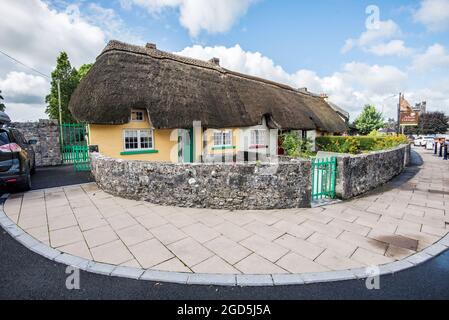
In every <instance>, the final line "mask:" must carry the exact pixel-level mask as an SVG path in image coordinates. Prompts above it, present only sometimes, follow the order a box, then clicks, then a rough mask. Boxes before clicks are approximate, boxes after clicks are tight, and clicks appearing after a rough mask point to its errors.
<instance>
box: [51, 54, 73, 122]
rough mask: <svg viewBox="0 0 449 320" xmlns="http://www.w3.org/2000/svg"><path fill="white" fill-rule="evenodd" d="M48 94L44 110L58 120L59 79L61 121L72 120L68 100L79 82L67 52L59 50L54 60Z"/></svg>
mask: <svg viewBox="0 0 449 320" xmlns="http://www.w3.org/2000/svg"><path fill="white" fill-rule="evenodd" d="M51 79H52V80H51V89H50V94H49V95H48V96H47V97H46V98H45V102H46V103H47V104H48V105H47V109H46V110H45V112H46V113H47V114H48V116H49V118H50V119H58V120H59V106H58V86H57V81H58V80H60V81H61V113H62V121H63V122H74V121H75V120H74V118H73V116H72V114H71V113H70V111H69V101H70V97H71V96H72V93H73V92H74V91H75V89H76V87H77V85H78V83H79V75H78V71H77V70H76V69H75V68H72V65H71V64H70V61H69V57H68V55H67V53H65V52H61V53H60V54H59V56H58V58H57V60H56V68H55V70H54V71H53V72H52V73H51Z"/></svg>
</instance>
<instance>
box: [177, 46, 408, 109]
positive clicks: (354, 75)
mask: <svg viewBox="0 0 449 320" xmlns="http://www.w3.org/2000/svg"><path fill="white" fill-rule="evenodd" d="M178 54H181V55H186V56H189V57H192V58H197V59H202V60H208V59H210V58H213V57H218V58H220V64H221V66H223V67H225V68H227V69H230V70H234V71H238V72H242V73H245V74H250V75H254V76H259V77H263V78H266V79H270V80H273V81H278V82H281V83H285V84H288V85H290V86H292V87H294V88H301V87H307V88H308V89H309V91H312V92H316V93H326V94H328V95H329V97H330V99H331V100H332V101H334V102H335V103H337V104H339V105H341V106H342V107H344V108H346V109H347V110H348V111H350V112H351V113H352V115H353V116H354V115H355V114H356V113H358V112H359V111H360V110H361V108H362V107H363V105H364V104H366V103H374V104H376V105H378V106H381V105H382V103H383V100H384V99H385V97H387V96H390V95H391V94H392V93H394V92H399V91H400V90H401V89H402V88H404V87H405V86H406V83H407V80H408V76H407V74H406V73H405V72H403V71H401V70H399V69H398V68H396V67H394V66H379V65H368V64H365V63H360V62H351V63H347V64H345V65H344V66H343V68H342V70H341V71H339V72H335V73H333V74H331V75H328V76H324V77H320V76H319V75H318V74H316V72H314V71H312V70H304V69H301V70H298V71H297V72H295V73H288V72H286V71H285V70H284V69H283V68H282V67H281V66H279V65H276V64H275V63H274V61H273V60H271V59H270V58H268V57H266V56H263V55H262V54H261V53H259V52H248V51H244V50H243V49H242V48H241V47H240V46H239V45H236V46H234V47H231V48H226V47H222V46H218V47H202V46H200V45H196V46H193V47H188V48H185V49H184V50H182V51H181V52H178ZM391 106H392V107H391V110H390V111H389V112H386V113H387V114H388V115H390V116H393V115H394V103H392V104H391ZM386 110H387V111H388V108H386Z"/></svg>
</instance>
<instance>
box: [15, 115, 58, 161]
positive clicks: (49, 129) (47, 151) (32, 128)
mask: <svg viewBox="0 0 449 320" xmlns="http://www.w3.org/2000/svg"><path fill="white" fill-rule="evenodd" d="M9 126H10V127H13V128H16V129H18V130H19V131H20V132H22V133H23V135H24V136H25V139H27V140H32V139H35V140H37V144H36V145H34V146H33V148H34V152H35V153H36V166H38V167H44V166H57V165H60V164H61V163H62V157H61V147H60V139H59V125H58V121H57V120H47V119H44V120H43V119H40V120H39V121H37V122H12V123H11V124H10V125H9Z"/></svg>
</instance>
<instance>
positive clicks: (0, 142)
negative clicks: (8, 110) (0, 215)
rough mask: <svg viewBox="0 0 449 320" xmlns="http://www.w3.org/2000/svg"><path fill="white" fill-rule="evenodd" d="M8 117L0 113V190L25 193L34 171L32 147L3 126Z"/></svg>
mask: <svg viewBox="0 0 449 320" xmlns="http://www.w3.org/2000/svg"><path fill="white" fill-rule="evenodd" d="M8 120H9V117H8V116H7V115H6V114H5V113H4V112H0V189H7V188H9V187H13V188H19V189H20V190H23V191H26V190H29V189H31V175H32V174H33V173H34V172H35V170H36V158H35V154H34V150H33V147H32V145H33V144H35V143H36V141H35V140H30V141H27V140H25V138H24V136H23V135H22V133H20V132H19V131H18V130H17V129H14V128H8V127H7V126H4V124H5V123H9V122H10V121H8Z"/></svg>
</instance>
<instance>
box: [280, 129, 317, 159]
mask: <svg viewBox="0 0 449 320" xmlns="http://www.w3.org/2000/svg"><path fill="white" fill-rule="evenodd" d="M282 148H283V149H284V150H285V152H286V153H287V155H288V156H290V157H294V158H298V157H302V158H308V157H310V156H312V155H313V152H312V140H311V139H308V138H305V139H303V138H301V137H300V136H299V135H298V133H296V132H289V133H286V134H284V135H283V136H282Z"/></svg>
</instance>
